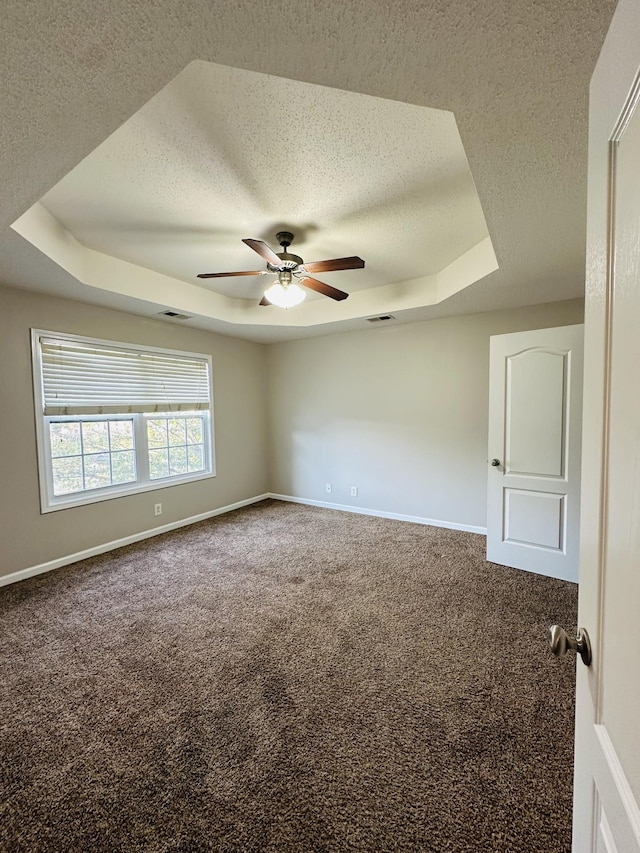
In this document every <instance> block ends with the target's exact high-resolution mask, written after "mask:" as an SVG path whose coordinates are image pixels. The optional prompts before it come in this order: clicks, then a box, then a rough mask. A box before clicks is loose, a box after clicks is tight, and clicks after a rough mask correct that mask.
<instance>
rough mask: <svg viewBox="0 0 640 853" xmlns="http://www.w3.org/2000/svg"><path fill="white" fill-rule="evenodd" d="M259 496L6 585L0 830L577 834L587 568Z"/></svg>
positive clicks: (124, 839)
mask: <svg viewBox="0 0 640 853" xmlns="http://www.w3.org/2000/svg"><path fill="white" fill-rule="evenodd" d="M484 547H485V540H484V537H481V536H477V535H474V534H470V533H460V532H456V531H452V530H442V529H438V528H433V527H423V526H419V525H414V524H408V523H403V522H396V521H389V520H384V519H377V518H371V517H366V516H358V515H352V514H348V513H340V512H334V511H330V510H322V509H317V508H313V507H306V506H300V505H295V504H285V503H280V502H275V501H265V502H264V503H261V504H256V505H255V506H252V507H249V508H247V509H244V510H240V511H238V512H235V513H231V514H229V515H225V516H220V517H218V518H216V519H212V520H211V521H207V522H202V523H200V524H197V525H194V526H193V527H190V528H183V529H181V530H179V531H176V532H174V533H170V534H166V535H163V536H160V537H157V538H155V539H152V540H147V541H146V542H142V543H139V544H137V545H132V546H129V547H127V548H122V549H120V550H119V551H114V552H111V553H109V554H105V555H102V556H100V557H95V558H92V559H90V560H86V561H84V562H82V563H76V564H75V565H73V566H68V567H66V568H63V569H59V570H58V571H56V572H53V573H51V574H48V575H43V576H40V577H37V578H32V579H30V580H27V581H24V582H22V583H20V584H16V585H14V586H11V587H5V588H4V589H2V590H0V616H1V620H2V621H1V626H2V630H1V636H0V665H1V666H2V679H1V683H0V781H1V784H2V792H1V799H2V803H1V806H0V849H1V850H3V851H11V853H14V852H15V851H29V853H33V851H56V853H62V851H100V852H101V851H184V853H187V851H217V853H218V851H219V853H231V851H234V853H235V851H247V853H258V851H272V853H289V851H299V853H310V851H340V852H341V851H366V853H377V851H438V853H440V851H455V853H462V851H473V853H479V852H480V851H483V853H484V851H513V852H514V853H555V852H556V851H562V853H566V851H569V849H570V834H571V829H570V824H571V814H570V813H571V777H572V750H573V701H574V699H573V697H574V666H575V664H574V661H573V660H572V659H571V658H567V659H564V660H556V659H554V658H552V657H551V655H550V653H549V652H548V649H547V645H546V642H547V641H546V631H547V628H548V625H549V624H550V623H552V622H560V623H563V624H565V625H566V626H573V625H575V618H576V587H575V586H574V585H573V584H568V583H564V582H561V581H556V580H551V579H549V578H544V577H539V576H536V575H531V574H527V573H525V572H520V571H516V570H514V569H507V568H504V567H501V566H495V565H493V564H490V563H486V562H485V560H484Z"/></svg>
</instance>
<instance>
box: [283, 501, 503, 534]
mask: <svg viewBox="0 0 640 853" xmlns="http://www.w3.org/2000/svg"><path fill="white" fill-rule="evenodd" d="M267 497H269V498H273V499H274V500H276V501H290V502H291V503H294V504H309V505H310V506H321V507H324V508H325V509H337V510H340V511H341V512H355V513H358V514H359V515H375V516H377V517H378V518H392V519H395V520H396V521H409V522H411V523H412V524H428V525H429V526H430V527H446V528H447V529H448V530H465V531H466V532H467V533H480V534H481V535H482V536H486V535H487V528H486V527H478V526H476V525H475V524H459V523H458V522H457V521H442V520H440V519H437V518H421V517H420V516H418V515H403V514H402V513H399V512H384V511H383V510H380V509H365V508H363V507H359V506H350V505H349V504H334V503H329V502H328V501H314V500H311V499H310V498H294V497H292V496H291V495H276V494H273V492H271V493H270V494H269V495H267Z"/></svg>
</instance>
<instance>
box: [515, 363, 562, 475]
mask: <svg viewBox="0 0 640 853" xmlns="http://www.w3.org/2000/svg"><path fill="white" fill-rule="evenodd" d="M566 362H567V353H561V352H549V351H546V350H541V349H533V350H526V351H525V352H521V353H518V354H517V355H512V356H509V357H508V359H507V391H506V401H505V408H506V430H505V431H506V455H505V465H507V464H508V467H507V468H506V471H507V473H508V474H529V475H531V476H541V477H544V476H548V477H562V476H563V464H562V463H563V456H564V454H563V452H562V451H563V447H564V442H565V432H564V427H565V423H566V408H567V406H568V404H569V398H568V394H567V382H566V380H567V364H566Z"/></svg>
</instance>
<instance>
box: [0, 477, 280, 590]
mask: <svg viewBox="0 0 640 853" xmlns="http://www.w3.org/2000/svg"><path fill="white" fill-rule="evenodd" d="M270 497H271V495H269V494H266V495H258V496H257V497H255V498H247V500H244V501H238V502H237V503H234V504H229V505H228V506H221V507H218V509H212V510H210V511H209V512H202V513H200V515H192V516H191V518H183V519H181V520H180V521H172V522H170V523H169V524H163V525H161V526H160V527H153V528H152V529H151V530H143V531H142V533H133V534H132V535H131V536H124V537H123V538H122V539H116V540H114V541H113V542H105V543H104V544H103V545H96V546H95V547H93V548H87V549H86V550H85V551H78V552H77V553H76V554H69V555H68V556H66V557H58V559H57V560H49V561H48V562H47V563H40V564H39V565H37V566H29V567H28V568H26V569H20V570H19V571H17V572H12V573H11V574H9V575H3V576H2V577H0V586H7V584H10V583H17V582H18V581H22V580H25V579H26V578H31V577H33V576H34V575H41V574H44V572H51V571H53V569H59V568H61V566H68V565H69V564H70V563H77V562H78V561H79V560H86V559H87V558H88V557H95V556H96V555H97V554H104V553H106V552H107V551H113V550H115V549H116V548H122V546H123V545H131V544H132V543H133V542H140V541H142V540H143V539H151V537H152V536H158V535H159V534H160V533H168V532H169V531H170V530H177V529H178V528H179V527H187V526H188V525H189V524H195V523H196V522H197V521H205V520H206V519H207V518H213V517H214V516H215V515H222V514H223V513H225V512H232V511H233V510H234V509H240V508H241V507H243V506H249V504H255V503H258V501H264V500H266V499H267V498H270Z"/></svg>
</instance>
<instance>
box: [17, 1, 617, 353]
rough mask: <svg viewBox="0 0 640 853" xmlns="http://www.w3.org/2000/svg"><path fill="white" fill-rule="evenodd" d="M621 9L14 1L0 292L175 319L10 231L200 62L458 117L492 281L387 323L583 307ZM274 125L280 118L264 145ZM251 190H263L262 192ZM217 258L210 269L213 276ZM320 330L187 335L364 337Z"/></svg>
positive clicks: (236, 327) (329, 325) (220, 326)
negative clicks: (591, 143)
mask: <svg viewBox="0 0 640 853" xmlns="http://www.w3.org/2000/svg"><path fill="white" fill-rule="evenodd" d="M614 5H615V3H614V2H613V0H606V2H605V0H603V2H588V3H585V2H584V0H540V1H539V2H536V3H524V2H516V3H514V2H513V1H512V0H511V2H506V1H505V2H495V0H494V2H488V0H477V2H474V3H469V2H462V0H458V2H433V3H430V4H429V5H425V4H415V3H413V2H411V0H399V2H396V3H394V4H387V5H386V6H384V7H383V8H381V7H380V4H379V3H378V2H377V0H359V2H353V3H349V4H344V3H338V2H324V3H315V2H306V0H296V2H293V0H280V2H270V0H262V2H260V3H257V2H255V0H253V2H236V3H234V4H219V3H211V2H210V0H207V2H205V0H201V2H197V0H196V2H189V3H186V2H177V0H174V2H165V0H158V2H156V3H153V4H150V3H142V2H137V3H135V2H134V3H132V2H131V0H127V2H125V0H114V2H112V3H109V4H108V5H107V4H104V3H97V2H87V1H86V0H84V1H83V2H80V0H64V2H62V1H61V0H50V2H48V3H47V4H36V5H34V4H25V3H22V2H20V3H19V2H13V0H9V2H5V3H4V4H3V24H2V28H1V32H0V39H1V43H0V47H1V50H0V66H1V68H2V81H3V85H2V87H1V88H0V99H1V100H0V115H2V122H0V134H2V145H1V146H0V177H1V179H2V185H3V193H2V197H1V200H0V215H1V217H2V218H1V221H0V281H2V282H3V283H5V284H7V285H10V286H17V287H24V288H28V289H31V290H37V291H42V292H50V293H57V294H60V295H62V296H66V297H70V298H75V299H80V300H84V301H88V302H95V303H97V304H104V305H109V306H112V307H119V308H124V309H125V310H132V311H134V312H136V313H141V314H148V315H153V314H154V313H155V312H157V311H159V310H161V309H162V308H165V307H176V308H178V309H179V308H180V307H181V305H180V304H179V303H180V300H179V299H178V304H172V300H170V299H169V297H170V296H171V291H170V290H169V289H168V288H163V289H162V292H161V293H159V294H158V295H159V296H162V298H161V299H160V298H159V299H158V302H157V303H154V302H153V299H152V298H151V295H150V294H147V296H146V297H145V298H144V299H141V298H137V297H136V298H133V299H132V298H130V296H129V295H127V293H126V288H123V291H122V292H120V293H117V294H113V293H109V292H107V291H105V290H104V289H102V288H101V287H98V286H91V285H85V284H81V283H80V282H79V281H78V280H77V279H76V278H74V277H73V276H72V275H71V274H70V273H69V272H67V271H65V270H64V269H63V268H62V267H61V266H59V265H58V264H56V263H54V262H53V261H51V260H49V259H48V258H46V257H45V256H44V255H43V254H42V253H41V252H40V251H38V250H37V249H36V248H34V247H33V246H31V245H29V243H28V242H27V241H25V240H24V239H23V237H21V236H20V234H18V233H16V232H15V231H13V230H12V229H11V227H10V226H11V223H13V222H14V220H16V219H17V218H18V217H20V216H21V215H22V214H23V213H24V211H25V210H27V209H28V208H29V207H30V206H31V205H33V204H34V203H35V202H36V201H37V200H38V199H39V198H41V197H42V196H43V195H44V194H45V193H47V192H48V191H49V190H50V189H51V187H53V186H54V185H55V184H56V183H57V182H58V181H59V180H60V179H61V178H62V177H63V176H64V175H66V174H67V173H68V172H69V171H70V170H72V169H73V168H74V167H75V166H76V165H77V164H79V163H80V161H81V160H83V159H84V158H85V157H86V156H87V155H88V154H89V153H90V152H91V151H93V150H94V149H95V148H96V147H97V146H98V145H100V143H102V142H103V141H104V140H105V139H106V138H107V137H108V136H110V134H112V133H113V132H114V131H115V130H117V128H118V127H120V126H121V125H122V124H123V123H124V122H125V121H126V120H127V119H128V118H130V117H131V116H133V114H134V113H135V112H136V111H137V110H139V109H140V108H141V107H142V106H143V105H144V104H145V103H146V102H147V101H149V100H150V99H151V98H152V97H153V96H154V95H155V94H156V93H157V92H159V91H160V89H162V87H164V86H165V85H167V84H168V83H169V82H170V81H171V80H172V79H173V78H174V77H176V76H177V75H178V74H179V73H180V72H181V71H182V70H183V69H185V68H186V67H187V66H188V65H189V64H190V63H191V62H193V61H194V60H206V61H208V62H213V63H217V64H220V65H227V66H233V67H235V68H239V69H246V70H251V71H258V72H262V73H265V74H270V75H275V76H279V77H285V78H289V79H290V80H299V81H303V82H309V83H315V84H320V85H322V86H326V87H332V88H334V89H338V90H344V92H355V93H362V94H366V95H370V96H374V97H376V98H385V99H389V100H391V101H399V102H404V103H407V104H413V105H415V106H426V107H431V108H434V109H438V110H446V111H450V112H453V113H454V115H455V118H456V121H457V125H458V129H459V131H460V136H461V138H462V142H463V145H464V149H465V151H466V154H467V157H468V160H469V164H470V166H471V171H472V173H473V177H474V180H475V184H476V187H477V190H478V195H479V198H480V201H481V203H482V208H483V211H484V216H485V219H486V223H487V226H488V231H489V234H490V237H491V241H492V243H493V247H494V249H495V253H496V256H497V259H498V263H499V270H498V271H496V272H494V273H491V274H490V275H488V276H485V277H484V278H482V279H481V280H480V281H478V282H477V283H475V284H472V285H471V286H469V287H466V288H465V289H464V290H463V291H461V292H460V293H457V294H455V295H453V296H451V297H450V298H448V299H445V300H444V301H442V302H440V303H439V304H435V305H432V306H430V307H423V308H415V307H410V308H407V309H406V310H403V311H400V312H395V311H394V313H397V316H398V321H399V322H402V321H409V320H416V319H422V318H426V317H436V316H443V315H446V314H453V313H463V312H474V311H484V310H490V309H496V308H503V307H510V306H515V305H523V304H532V303H536V302H545V301H553V300H560V299H566V298H571V297H575V296H580V295H582V292H583V282H584V224H585V196H586V141H587V114H586V110H587V97H588V83H589V78H590V75H591V71H592V69H593V66H594V64H595V60H596V57H597V54H598V51H599V48H600V45H601V42H602V40H603V38H604V34H605V32H606V29H607V27H608V23H609V20H610V17H611V14H612V12H613V8H614ZM277 126H278V117H277V116H276V117H274V123H273V126H271V127H270V128H269V132H272V131H273V130H274V128H276V127H277ZM296 130H298V128H296ZM220 132H221V133H222V135H223V136H224V134H225V132H226V131H225V130H224V129H222V130H221V131H220ZM260 132H264V131H263V130H262V128H260V129H259V130H256V133H260ZM286 132H290V127H288V126H287V127H286ZM223 141H224V140H223ZM226 142H227V145H228V152H229V154H230V156H233V139H232V138H231V139H230V138H229V137H227V139H226ZM303 165H304V163H296V167H295V168H296V169H298V168H302V166H303ZM404 165H405V164H403V166H404ZM181 168H182V171H183V174H184V173H186V171H187V170H188V168H189V164H188V163H185V164H182V167H181ZM252 169H253V164H252ZM252 175H253V179H254V180H257V181H258V189H259V188H260V182H265V181H268V180H269V177H265V173H264V172H262V171H261V170H256V171H252ZM269 175H272V172H269ZM195 177H196V176H194V178H195ZM209 180H210V179H209ZM203 184H204V185H205V186H206V185H207V178H206V177H204V178H203ZM367 191H368V190H367V188H366V187H365V188H364V189H363V192H364V193H366V192H367ZM174 194H176V195H177V196H179V195H180V194H179V193H176V192H175V188H174ZM390 201H391V203H392V202H393V197H391V199H390ZM345 203H346V204H348V203H349V199H348V197H347V199H346V201H345ZM347 218H348V211H347ZM181 224H182V227H185V226H186V227H190V226H191V227H194V228H195V227H196V226H197V224H198V223H197V222H193V221H192V220H191V219H190V218H189V216H186V217H185V219H184V220H183V221H182V223H181ZM303 224H306V222H305V223H303ZM111 225H112V226H114V225H115V226H116V227H117V223H111ZM138 225H140V223H138ZM207 227H208V223H207V222H206V221H205V222H204V223H201V225H200V228H201V232H200V233H198V232H196V234H195V235H194V236H193V238H192V239H193V242H194V244H198V242H199V240H200V239H201V238H202V237H203V234H202V231H204V232H205V236H206V231H207ZM231 230H233V229H231ZM238 236H256V237H263V238H264V237H268V236H269V235H268V234H264V233H254V234H252V235H251V234H246V235H245V234H241V235H238ZM307 238H308V239H309V241H311V240H312V239H313V235H312V232H310V233H309V234H307ZM234 239H235V237H234ZM345 248H347V247H345ZM247 251H248V250H247ZM352 251H354V252H357V247H353V248H351V247H348V249H347V251H346V253H347V254H349V253H351V252H352ZM214 254H215V256H216V257H212V258H211V262H210V263H208V264H207V267H208V268H211V269H217V268H220V267H219V265H218V262H217V260H218V258H220V257H221V255H218V249H217V247H216V251H215V252H214ZM305 254H306V253H305ZM333 254H338V252H335V253H333ZM249 266H250V265H249ZM242 267H244V264H242ZM364 272H365V271H363V274H364ZM338 275H340V274H338V273H333V274H332V276H334V277H335V276H338ZM346 275H347V274H346ZM348 275H349V276H350V279H349V280H350V281H351V277H353V278H355V277H356V276H357V275H358V273H356V272H349V273H348ZM331 281H332V282H334V281H335V278H332V279H331ZM338 286H339V285H338ZM345 289H350V288H348V287H347V288H345ZM358 296H359V294H357V293H356V294H354V297H353V298H354V299H355V298H356V297H358ZM235 301H240V300H235ZM327 301H329V300H327ZM317 302H318V301H316V303H314V304H317ZM349 302H351V300H347V303H345V304H348V303H349ZM342 304H343V303H340V305H342ZM266 310H268V311H271V310H272V309H266ZM274 310H275V309H274ZM288 313H292V312H288ZM324 316H326V321H325V322H323V324H321V325H315V326H313V327H312V328H310V327H308V326H307V327H305V328H302V329H301V328H298V327H296V326H295V325H291V326H288V327H282V328H279V327H275V326H269V325H266V326H261V325H260V324H255V323H247V324H246V325H243V324H241V323H240V324H239V323H235V324H231V323H227V322H222V321H218V320H216V319H215V318H212V317H207V316H202V317H199V316H196V317H195V318H194V320H191V321H188V322H189V323H191V324H197V325H200V326H202V327H204V328H211V329H217V330H219V331H223V332H226V333H228V334H238V335H240V336H243V337H247V338H253V339H256V340H278V339H287V338H293V337H300V336H301V335H303V334H311V333H315V334H317V333H327V332H331V331H339V330H346V329H350V328H362V326H363V321H362V320H359V319H357V318H353V319H344V320H341V321H340V320H339V321H336V320H335V318H332V316H331V314H327V313H326V312H325V315H324Z"/></svg>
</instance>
